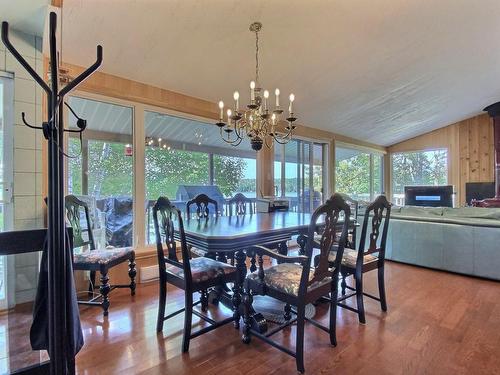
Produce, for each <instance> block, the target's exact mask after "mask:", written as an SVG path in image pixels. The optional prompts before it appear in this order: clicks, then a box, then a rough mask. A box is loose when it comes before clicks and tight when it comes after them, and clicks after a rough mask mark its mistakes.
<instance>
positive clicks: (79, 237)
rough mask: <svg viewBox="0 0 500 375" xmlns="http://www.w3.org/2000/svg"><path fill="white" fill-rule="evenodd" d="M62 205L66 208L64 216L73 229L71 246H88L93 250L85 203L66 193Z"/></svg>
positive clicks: (93, 245) (92, 239)
mask: <svg viewBox="0 0 500 375" xmlns="http://www.w3.org/2000/svg"><path fill="white" fill-rule="evenodd" d="M64 205H65V208H66V218H67V220H68V222H69V224H70V225H71V228H72V229H73V248H77V247H82V246H89V249H90V250H95V248H96V247H95V242H94V235H93V233H92V223H91V221H90V214H89V206H88V205H87V203H86V202H84V201H82V200H81V199H78V198H77V197H75V196H74V195H67V196H66V197H65V198H64ZM82 210H83V218H84V220H85V222H84V225H82V215H81V214H82ZM85 232H87V239H85V237H84V233H85Z"/></svg>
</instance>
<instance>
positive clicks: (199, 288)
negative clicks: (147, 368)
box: [153, 197, 240, 352]
mask: <svg viewBox="0 0 500 375" xmlns="http://www.w3.org/2000/svg"><path fill="white" fill-rule="evenodd" d="M153 221H154V227H155V234H156V249H157V255H158V267H159V276H160V279H159V282H160V298H159V308H158V319H157V324H156V330H157V332H161V331H162V330H163V323H164V321H165V320H167V319H169V318H172V317H174V316H176V315H178V314H180V313H182V312H183V311H184V312H185V313H184V330H183V339H182V351H183V352H187V351H188V350H189V341H190V340H191V339H192V338H195V337H197V336H199V335H201V334H203V333H206V332H209V331H211V330H213V329H215V328H217V327H220V326H222V325H224V324H227V323H229V322H232V321H234V320H235V319H237V320H239V317H240V316H239V311H238V309H237V308H235V312H234V314H233V316H231V317H230V318H226V319H223V320H222V321H215V320H213V319H211V318H209V317H207V316H205V315H204V314H202V313H200V312H198V311H197V310H194V309H193V306H196V305H198V304H201V307H202V311H205V310H206V309H207V307H208V301H207V300H206V299H204V296H205V295H206V291H207V289H208V288H212V287H216V286H223V285H224V284H225V283H226V282H236V280H237V274H238V273H237V269H236V267H233V266H231V265H229V264H227V263H222V262H219V261H216V260H214V259H211V258H206V257H198V258H194V259H191V257H190V254H191V253H190V251H189V250H188V246H187V243H186V235H185V233H184V225H183V221H182V215H181V212H180V210H178V209H177V208H176V207H175V206H173V205H172V203H171V202H170V201H169V200H168V198H165V197H160V198H158V200H157V202H156V203H155V205H154V206H153ZM175 226H177V233H178V238H179V241H180V247H181V254H182V259H181V260H180V261H179V259H178V257H177V243H176V240H175V237H174V233H175V231H176V228H175ZM162 238H163V239H162ZM163 244H165V246H166V249H164V247H163ZM169 283H170V284H172V285H174V286H176V287H178V288H181V289H183V290H184V296H185V307H184V308H182V309H180V310H178V311H175V312H173V313H171V314H169V315H167V316H165V306H166V301H167V284H169ZM195 292H199V293H201V295H202V298H201V299H200V300H199V301H197V302H194V303H193V293H195ZM234 301H235V303H236V299H235V300H234ZM193 314H194V315H196V316H198V317H199V318H201V319H202V320H204V321H206V322H207V323H209V324H210V325H209V326H208V327H205V328H202V329H200V330H198V331H197V332H194V333H191V321H192V317H193Z"/></svg>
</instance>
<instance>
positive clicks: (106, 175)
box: [67, 97, 133, 247]
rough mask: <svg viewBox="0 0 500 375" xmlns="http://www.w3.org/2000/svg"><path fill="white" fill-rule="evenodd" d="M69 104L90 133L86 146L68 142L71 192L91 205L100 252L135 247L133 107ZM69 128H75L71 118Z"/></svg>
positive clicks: (76, 100) (78, 100)
mask: <svg viewBox="0 0 500 375" xmlns="http://www.w3.org/2000/svg"><path fill="white" fill-rule="evenodd" d="M69 105H70V106H71V107H72V108H73V110H74V111H75V113H76V114H77V115H78V116H79V117H81V118H84V119H86V120H87V130H86V131H85V132H84V133H83V137H84V138H83V141H82V145H80V139H79V138H78V137H71V138H70V139H69V142H68V149H69V155H70V156H72V157H70V158H68V180H67V188H68V193H69V194H74V195H77V196H78V197H79V198H80V199H82V200H83V201H85V202H86V203H87V204H88V206H89V211H90V217H91V221H92V223H91V225H92V230H93V235H94V238H95V240H96V246H97V247H105V246H117V247H118V246H132V243H133V241H132V227H133V209H132V207H133V148H132V108H129V107H124V106H120V105H116V104H110V103H105V102H100V101H95V100H89V99H84V98H78V97H70V98H69ZM69 126H70V128H73V129H74V128H76V118H75V117H74V116H73V114H71V113H70V115H69ZM71 134H72V135H74V133H71ZM81 219H82V220H83V217H82V218H81ZM82 224H84V223H82Z"/></svg>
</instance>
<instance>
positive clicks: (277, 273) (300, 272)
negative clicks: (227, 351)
mask: <svg viewBox="0 0 500 375" xmlns="http://www.w3.org/2000/svg"><path fill="white" fill-rule="evenodd" d="M341 213H343V214H344V215H343V216H344V221H343V223H342V224H341V225H342V231H341V233H340V238H339V239H338V241H337V236H338V231H337V227H338V225H339V224H340V222H339V217H340V214H341ZM349 217H350V209H349V206H348V205H347V204H346V203H345V201H344V200H343V199H342V197H341V196H340V195H338V194H334V195H333V196H332V197H331V198H329V199H328V200H327V201H326V202H325V203H324V204H322V205H321V206H319V207H318V208H317V209H316V210H315V211H314V213H313V214H312V216H311V222H310V224H309V227H308V232H307V244H306V248H305V255H298V256H287V255H281V254H279V253H277V252H275V251H272V250H270V249H268V248H265V247H263V246H254V247H253V248H252V250H253V251H255V252H256V254H257V255H258V263H259V269H258V270H257V271H255V272H253V273H251V274H250V275H248V276H247V278H246V279H245V285H244V287H245V293H244V296H243V306H244V309H243V310H244V322H245V326H244V330H243V337H242V339H243V342H245V343H249V342H250V340H251V336H256V337H258V338H259V339H262V340H263V341H265V342H267V343H269V344H271V345H272V346H274V347H276V348H278V349H279V350H281V351H283V352H285V353H287V354H289V355H291V356H293V357H295V360H296V365H297V370H298V371H299V372H304V324H305V321H308V322H310V323H312V324H313V325H314V326H316V327H318V328H320V329H322V330H324V331H325V332H327V333H328V334H329V336H330V343H331V344H332V345H334V346H336V345H337V338H336V311H337V300H336V298H337V287H338V286H337V284H338V277H339V271H340V262H341V259H342V255H343V250H344V247H343V244H345V242H346V238H347V231H348V228H349ZM321 219H323V221H322V220H321ZM320 223H321V224H323V225H324V227H325V230H324V231H323V233H322V235H321V239H320V241H319V244H320V255H319V263H318V265H317V267H315V268H312V267H311V257H312V252H313V248H314V234H315V231H316V228H317V225H318V224H320ZM334 242H337V243H339V248H338V251H337V259H335V261H334V262H333V264H329V262H328V257H329V254H330V249H331V247H332V244H333V243H334ZM263 255H267V256H269V257H271V258H274V259H276V260H278V261H280V262H279V263H278V264H277V265H274V266H271V267H269V268H267V269H265V270H264V267H263V259H262V256H263ZM255 294H259V295H267V296H270V297H273V298H275V299H278V300H280V301H282V302H284V303H287V304H290V305H292V306H294V307H295V309H294V308H292V309H291V312H292V313H293V314H294V315H295V318H293V319H292V318H290V319H289V320H287V321H285V323H283V324H281V325H279V326H278V327H276V328H274V329H272V330H270V331H268V332H266V333H264V334H262V333H259V332H258V331H256V330H254V329H252V321H251V318H250V311H251V305H252V301H253V295H255ZM328 294H330V295H331V298H330V317H329V327H324V326H323V325H321V324H320V323H319V322H317V321H315V320H313V319H310V318H306V317H305V307H306V305H307V304H309V303H311V302H314V301H316V300H317V299H319V298H320V297H322V296H326V295H328ZM295 322H296V323H297V332H296V335H295V339H296V346H295V351H292V350H290V349H288V348H287V347H285V346H283V345H281V344H279V343H277V342H275V341H273V340H271V339H270V336H271V335H274V334H275V333H277V332H278V331H280V330H282V329H283V328H285V327H287V326H289V325H291V324H293V323H295Z"/></svg>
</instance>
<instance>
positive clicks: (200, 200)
mask: <svg viewBox="0 0 500 375" xmlns="http://www.w3.org/2000/svg"><path fill="white" fill-rule="evenodd" d="M192 206H195V207H196V210H194V211H193V209H192ZM210 206H212V211H211V212H210ZM210 216H214V217H218V216H219V205H218V203H217V201H216V200H214V199H212V198H210V197H209V196H208V195H206V194H198V195H197V196H196V197H194V198H193V199H191V200H189V201H187V203H186V218H187V219H188V220H190V219H195V220H208V219H209V218H210ZM189 250H190V251H191V252H192V253H193V254H194V255H196V256H199V257H207V258H211V259H214V260H215V259H217V253H215V252H207V251H204V250H201V249H198V248H197V247H194V246H189ZM224 259H225V255H221V256H219V260H221V261H224Z"/></svg>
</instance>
